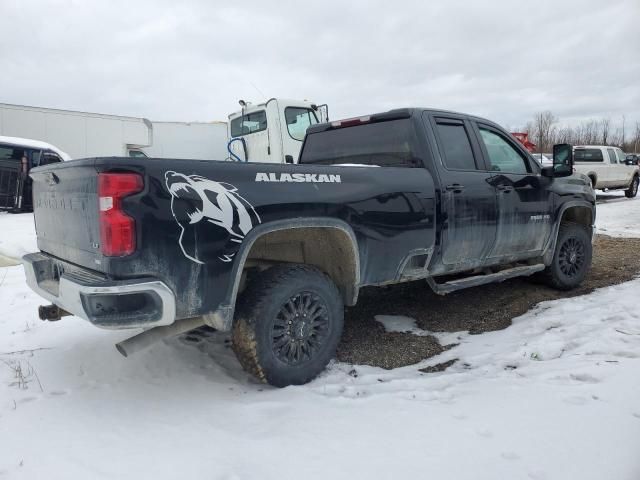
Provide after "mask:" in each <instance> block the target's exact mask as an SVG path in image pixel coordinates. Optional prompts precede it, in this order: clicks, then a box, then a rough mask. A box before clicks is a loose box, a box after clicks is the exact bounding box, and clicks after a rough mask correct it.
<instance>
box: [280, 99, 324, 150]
mask: <svg viewBox="0 0 640 480" xmlns="http://www.w3.org/2000/svg"><path fill="white" fill-rule="evenodd" d="M284 117H285V120H286V121H287V130H288V131H289V135H290V136H291V138H293V139H294V140H298V141H300V142H301V141H302V140H304V136H305V134H306V133H307V128H309V127H310V126H311V125H315V124H316V123H318V117H316V114H315V112H314V111H313V110H311V109H310V108H301V107H287V108H285V109H284Z"/></svg>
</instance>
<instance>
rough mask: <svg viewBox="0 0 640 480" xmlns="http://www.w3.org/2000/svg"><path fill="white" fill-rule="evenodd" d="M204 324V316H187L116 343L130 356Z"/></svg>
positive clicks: (119, 349) (118, 347)
mask: <svg viewBox="0 0 640 480" xmlns="http://www.w3.org/2000/svg"><path fill="white" fill-rule="evenodd" d="M204 324H205V323H204V318H202V317H195V318H185V319H184V320H178V321H176V322H174V323H172V324H171V325H166V326H164V327H154V328H150V329H149V330H145V331H144V332H142V333H139V334H138V335H134V336H133V337H130V338H127V339H126V340H123V341H121V342H119V343H116V349H117V350H118V351H119V352H120V353H121V354H122V355H123V356H125V357H128V356H129V355H131V354H133V353H136V352H139V351H140V350H144V349H145V348H147V347H149V346H151V345H152V344H154V343H156V342H158V341H160V340H163V339H165V338H169V337H174V336H176V335H180V334H181V333H185V332H188V331H190V330H193V329H194V328H199V327H202V326H203V325H204Z"/></svg>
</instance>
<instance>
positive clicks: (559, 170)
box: [542, 143, 573, 177]
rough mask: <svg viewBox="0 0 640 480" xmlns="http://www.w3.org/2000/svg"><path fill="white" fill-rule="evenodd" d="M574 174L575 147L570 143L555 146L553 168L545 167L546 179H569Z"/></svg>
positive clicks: (543, 170) (543, 171)
mask: <svg viewBox="0 0 640 480" xmlns="http://www.w3.org/2000/svg"><path fill="white" fill-rule="evenodd" d="M572 174H573V147H572V146H571V145H569V144H568V143H560V144H558V145H554V146H553V166H551V167H544V168H543V169H542V175H544V176H545V177H568V176H570V175H572Z"/></svg>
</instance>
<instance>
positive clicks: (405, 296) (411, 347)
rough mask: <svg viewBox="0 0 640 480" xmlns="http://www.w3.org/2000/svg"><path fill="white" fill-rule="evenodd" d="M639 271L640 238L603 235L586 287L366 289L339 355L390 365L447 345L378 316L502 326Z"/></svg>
mask: <svg viewBox="0 0 640 480" xmlns="http://www.w3.org/2000/svg"><path fill="white" fill-rule="evenodd" d="M639 273H640V239H638V238H612V237H607V236H605V235H597V236H596V238H595V242H594V252H593V262H592V266H591V271H590V272H589V274H588V276H587V278H586V280H585V282H584V283H583V284H582V286H581V287H579V288H577V289H575V290H572V291H570V292H560V291H558V290H554V289H552V288H550V287H547V286H545V285H539V284H536V283H533V282H532V281H531V280H529V279H524V278H519V279H513V280H508V281H506V282H503V283H497V284H492V285H484V286H481V287H475V288H470V289H467V290H461V291H458V292H454V293H451V294H449V295H446V296H440V295H436V294H435V293H433V292H432V291H431V289H430V288H429V287H428V286H427V284H426V282H424V281H418V282H411V283H404V284H399V285H392V286H388V287H380V288H373V287H368V288H364V289H363V290H361V292H360V298H359V300H358V305H357V306H355V307H351V308H348V309H347V311H346V314H345V329H344V334H343V336H342V341H341V343H340V345H339V346H338V359H339V360H340V361H343V362H348V363H354V364H366V365H375V366H379V367H382V368H387V369H389V368H397V367H400V366H405V365H411V364H414V363H417V362H419V361H421V360H424V359H426V358H429V357H432V356H434V355H437V354H439V353H441V352H442V351H444V350H445V349H446V348H447V346H442V345H440V344H439V343H438V341H437V339H436V338H434V337H432V336H423V337H422V336H416V335H412V334H409V333H398V332H393V333H387V332H385V330H384V327H383V326H382V325H381V324H380V323H378V322H376V321H375V320H374V315H403V316H407V317H412V318H415V319H416V321H417V324H418V326H419V327H420V328H422V329H424V330H429V331H433V332H457V331H466V330H468V331H470V332H471V333H482V332H487V331H492V330H501V329H503V328H507V327H508V326H509V325H511V319H513V318H515V317H517V316H519V315H522V314H523V313H525V312H527V311H528V310H530V309H531V308H532V307H534V306H535V305H536V304H538V303H540V302H542V301H545V300H555V299H558V298H567V297H573V296H576V295H584V294H585V293H589V292H591V291H593V290H594V289H596V288H601V287H606V286H609V285H615V284H617V283H622V282H625V281H628V280H631V279H633V278H634V277H635V276H636V275H638V274H639Z"/></svg>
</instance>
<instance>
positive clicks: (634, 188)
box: [624, 175, 640, 198]
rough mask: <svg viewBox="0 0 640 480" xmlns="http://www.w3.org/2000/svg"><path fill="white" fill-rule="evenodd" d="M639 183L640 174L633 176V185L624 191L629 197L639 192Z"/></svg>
mask: <svg viewBox="0 0 640 480" xmlns="http://www.w3.org/2000/svg"><path fill="white" fill-rule="evenodd" d="M638 183H640V179H639V178H638V175H636V176H635V177H633V180H631V185H629V188H627V189H626V190H625V191H624V196H625V197H627V198H634V197H635V196H636V195H637V194H638Z"/></svg>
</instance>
